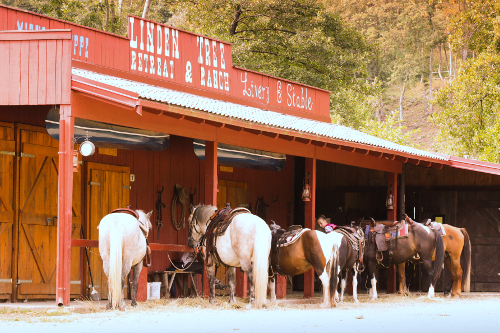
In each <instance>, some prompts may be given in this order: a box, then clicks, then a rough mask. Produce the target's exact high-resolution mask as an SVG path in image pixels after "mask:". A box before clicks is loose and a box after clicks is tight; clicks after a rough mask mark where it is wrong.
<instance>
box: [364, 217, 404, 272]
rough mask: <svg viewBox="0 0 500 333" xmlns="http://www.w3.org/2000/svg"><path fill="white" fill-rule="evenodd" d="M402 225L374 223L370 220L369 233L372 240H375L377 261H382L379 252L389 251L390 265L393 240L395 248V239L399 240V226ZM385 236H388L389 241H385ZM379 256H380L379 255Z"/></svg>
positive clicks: (400, 223)
mask: <svg viewBox="0 0 500 333" xmlns="http://www.w3.org/2000/svg"><path fill="white" fill-rule="evenodd" d="M403 224H404V222H399V221H395V222H390V223H387V222H386V223H380V222H379V223H375V221H374V220H372V226H373V225H374V226H373V227H372V228H371V229H370V231H369V233H370V235H371V237H372V241H373V239H374V240H375V244H376V246H377V260H378V261H382V260H383V255H382V254H381V252H384V251H387V250H389V264H391V263H392V254H393V247H394V246H393V240H396V246H397V239H398V238H399V234H400V230H401V226H402V225H403ZM387 235H389V239H387ZM379 254H380V255H379Z"/></svg>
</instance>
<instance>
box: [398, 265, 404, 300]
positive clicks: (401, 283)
mask: <svg viewBox="0 0 500 333" xmlns="http://www.w3.org/2000/svg"><path fill="white" fill-rule="evenodd" d="M397 267H398V276H399V290H398V294H402V295H406V274H405V263H404V262H403V263H401V264H399V265H397Z"/></svg>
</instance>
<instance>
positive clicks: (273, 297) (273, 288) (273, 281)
mask: <svg viewBox="0 0 500 333" xmlns="http://www.w3.org/2000/svg"><path fill="white" fill-rule="evenodd" d="M267 286H268V288H269V291H270V292H271V302H276V276H275V275H274V276H271V277H270V278H269V282H268V284H267Z"/></svg>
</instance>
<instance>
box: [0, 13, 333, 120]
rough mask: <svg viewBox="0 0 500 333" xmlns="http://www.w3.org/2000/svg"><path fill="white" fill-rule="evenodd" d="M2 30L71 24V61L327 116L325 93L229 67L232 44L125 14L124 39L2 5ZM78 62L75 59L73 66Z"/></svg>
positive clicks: (299, 113)
mask: <svg viewBox="0 0 500 333" xmlns="http://www.w3.org/2000/svg"><path fill="white" fill-rule="evenodd" d="M0 18H1V19H0V31H1V30H17V31H25V30H49V29H72V47H71V53H72V54H71V56H72V59H73V60H77V61H81V62H85V63H89V64H95V65H99V66H104V67H107V68H112V69H117V70H120V71H125V72H129V73H133V74H138V75H141V76H145V77H149V78H153V79H157V80H161V81H165V83H166V84H169V85H171V86H172V88H176V87H179V86H182V87H185V89H196V90H197V91H199V90H202V91H204V92H206V93H210V94H213V95H211V96H213V98H217V99H222V100H224V99H225V100H228V101H229V100H230V101H235V98H236V99H237V100H236V102H237V103H245V101H248V102H250V103H252V104H251V105H255V106H256V107H259V108H262V109H266V110H273V111H278V112H282V113H287V114H293V115H297V116H301V117H306V118H312V119H316V120H321V121H326V122H329V121H330V117H329V116H330V107H329V104H330V99H329V92H328V91H325V90H322V89H319V88H314V87H310V86H307V85H303V84H299V83H295V82H291V81H288V80H284V79H280V78H276V77H273V76H269V75H266V74H262V73H257V72H253V71H250V70H247V69H244V68H239V67H236V66H233V62H232V51H231V46H232V45H231V43H228V42H224V41H220V40H217V39H214V38H210V37H207V36H202V35H198V34H195V33H191V32H187V31H184V30H181V29H177V28H175V27H171V26H167V25H164V24H159V23H157V22H154V21H150V20H146V19H143V18H140V17H137V16H129V17H128V38H125V37H122V36H117V35H112V34H109V33H105V32H102V31H99V30H96V29H92V28H87V27H83V26H80V25H76V24H72V23H69V22H65V21H60V20H57V19H53V18H49V17H46V16H42V15H38V14H34V13H30V12H25V11H20V10H14V9H11V8H8V7H0ZM75 66H76V67H78V65H76V64H75V63H74V64H73V67H75Z"/></svg>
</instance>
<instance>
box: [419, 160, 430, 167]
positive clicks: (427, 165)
mask: <svg viewBox="0 0 500 333" xmlns="http://www.w3.org/2000/svg"><path fill="white" fill-rule="evenodd" d="M419 164H420V165H421V166H424V167H427V168H430V167H431V166H432V163H431V162H428V161H422V160H420V163H419Z"/></svg>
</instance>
